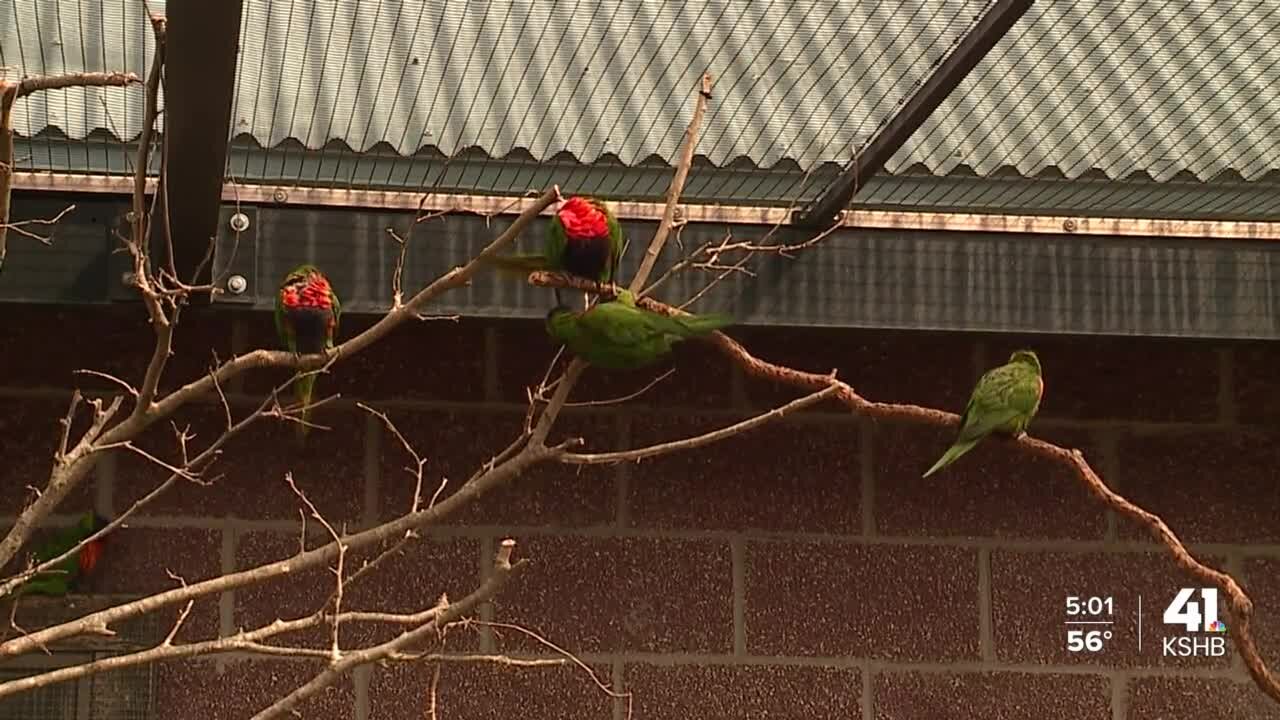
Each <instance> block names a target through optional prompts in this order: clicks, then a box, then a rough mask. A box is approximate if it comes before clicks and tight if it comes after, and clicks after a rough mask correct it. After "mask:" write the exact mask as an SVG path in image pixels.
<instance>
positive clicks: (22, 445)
mask: <svg viewBox="0 0 1280 720" xmlns="http://www.w3.org/2000/svg"><path fill="white" fill-rule="evenodd" d="M70 401H71V400H70V397H68V398H67V399H66V400H0V407H3V411H0V458H4V460H3V462H0V487H3V488H6V491H5V492H4V493H0V514H17V513H18V512H19V511H21V510H22V509H23V508H25V507H26V506H27V505H28V504H30V503H31V501H32V500H34V499H35V490H34V489H33V488H38V489H40V490H43V489H44V488H45V487H46V486H47V485H48V484H49V473H50V472H51V471H52V469H53V453H54V451H55V450H56V449H57V447H58V438H59V437H60V436H61V434H62V426H61V425H60V424H59V420H61V419H62V418H64V417H66V414H67V408H69V407H70ZM89 417H90V416H89V411H87V410H86V409H85V408H83V407H81V409H80V413H79V415H78V416H77V421H76V422H75V423H74V424H73V425H72V428H71V430H72V434H71V439H72V440H73V441H74V440H75V439H76V438H78V437H80V435H81V434H82V433H83V432H84V430H85V429H86V428H87V427H88V425H89ZM93 496H94V479H93V476H92V475H91V476H89V477H86V478H84V479H83V480H81V481H80V484H79V485H78V486H77V487H76V488H75V489H73V490H72V491H71V492H70V493H69V494H68V495H67V497H66V498H64V499H63V500H62V502H61V503H59V504H58V507H57V509H56V510H55V512H57V513H59V514H64V515H74V514H79V513H82V512H85V511H86V510H90V509H92V508H93Z"/></svg>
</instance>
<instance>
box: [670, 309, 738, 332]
mask: <svg viewBox="0 0 1280 720" xmlns="http://www.w3.org/2000/svg"><path fill="white" fill-rule="evenodd" d="M671 319H672V320H675V321H676V324H677V325H679V326H680V327H681V328H682V329H683V332H681V333H680V335H681V336H682V337H697V336H699V335H706V334H708V333H711V332H713V331H715V330H719V329H720V328H723V327H728V326H730V325H732V324H733V318H732V317H729V316H728V315H724V314H722V313H709V314H706V315H682V316H680V317H673V318H671Z"/></svg>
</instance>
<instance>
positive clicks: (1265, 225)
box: [13, 173, 1280, 241]
mask: <svg viewBox="0 0 1280 720" xmlns="http://www.w3.org/2000/svg"><path fill="white" fill-rule="evenodd" d="M131 182H132V180H131V179H130V178H129V177H126V176H104V175H74V174H63V173H14V176H13V188H14V189H15V190H28V191H30V190H43V191H46V192H86V193H108V194H118V195H127V194H128V193H129V192H131V189H132V188H131ZM154 189H155V180H149V181H148V184H147V190H148V192H152V191H154ZM421 199H422V196H421V195H419V194H417V193H411V192H394V191H383V190H334V189H328V188H310V187H282V186H276V185H234V184H231V183H227V184H225V185H223V188H222V200H223V202H226V203H233V202H237V201H239V202H243V203H248V204H252V205H294V206H321V207H347V208H365V209H371V210H413V209H414V208H417V207H418V201H419V200H421ZM534 200H535V198H533V197H527V198H525V197H512V196H496V195H461V194H449V193H433V194H429V195H427V199H426V202H425V203H424V204H423V208H424V209H426V210H431V211H441V210H453V211H457V212H466V213H476V214H480V215H516V214H519V213H520V212H521V211H522V210H524V208H525V207H527V206H529V205H531V204H533V202H534ZM610 205H611V206H612V207H613V209H614V212H615V213H616V214H617V216H618V217H619V218H622V219H624V220H641V221H643V220H649V221H655V222H656V221H657V220H658V219H659V218H661V217H662V208H663V206H662V204H661V203H647V202H626V201H622V202H611V203H610ZM547 212H550V211H547ZM680 212H681V218H682V219H683V220H685V221H687V222H703V223H724V224H742V225H785V224H787V223H788V222H789V219H790V217H789V215H790V210H789V208H784V207H765V206H739V205H682V206H681V207H680ZM841 224H842V225H843V226H844V227H848V228H866V229H884V230H946V231H952V232H988V233H1018V234H1030V235H1090V236H1098V235H1112V236H1122V237H1152V238H1206V239H1220V240H1227V239H1231V240H1269V241H1275V240H1280V222H1250V221H1235V220H1169V219H1163V218H1114V217H1081V216H1055V215H1002V214H981V213H939V212H902V211H895V210H847V211H845V213H844V217H843V219H842V221H841Z"/></svg>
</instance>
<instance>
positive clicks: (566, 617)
mask: <svg viewBox="0 0 1280 720" xmlns="http://www.w3.org/2000/svg"><path fill="white" fill-rule="evenodd" d="M520 543H521V544H520V548H519V553H518V555H519V556H521V557H527V558H530V559H531V560H532V563H533V564H532V566H531V567H530V568H529V569H528V571H527V572H525V573H523V575H522V576H521V577H520V578H518V579H516V580H515V581H514V582H512V583H511V585H509V586H508V587H507V588H506V589H505V590H504V591H503V592H502V594H501V595H499V596H498V598H497V599H496V600H495V601H494V606H495V608H496V609H497V617H498V619H499V620H501V621H503V622H511V623H517V624H520V625H523V626H525V627H528V628H530V629H532V630H534V631H536V632H539V633H540V634H542V635H543V636H544V637H546V638H548V639H549V640H551V641H552V642H555V643H556V644H558V645H560V646H561V647H566V648H569V649H571V650H574V651H575V652H576V651H585V652H593V651H610V650H635V651H641V652H675V651H680V652H706V653H720V652H729V651H730V650H731V649H732V648H733V601H732V586H733V581H732V568H731V560H730V555H729V546H728V543H721V542H704V541H692V540H689V541H685V540H655V539H648V538H607V539H605V538H572V537H531V538H528V539H527V540H525V539H522V540H521V541H520ZM501 634H502V638H501V645H503V646H505V647H506V648H507V649H509V650H511V649H516V650H533V651H538V650H545V648H542V647H541V646H539V645H537V644H535V643H533V642H532V641H530V640H529V639H527V638H525V637H524V636H523V635H521V634H519V633H515V632H512V631H501Z"/></svg>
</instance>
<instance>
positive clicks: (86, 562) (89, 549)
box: [79, 540, 102, 574]
mask: <svg viewBox="0 0 1280 720" xmlns="http://www.w3.org/2000/svg"><path fill="white" fill-rule="evenodd" d="M101 557H102V541H101V540H94V541H93V542H91V543H88V544H87V545H85V546H84V547H82V548H80V557H79V561H80V572H82V573H85V574H88V573H90V572H93V568H94V567H96V566H97V564H98V559H99V558H101Z"/></svg>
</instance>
